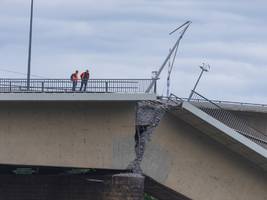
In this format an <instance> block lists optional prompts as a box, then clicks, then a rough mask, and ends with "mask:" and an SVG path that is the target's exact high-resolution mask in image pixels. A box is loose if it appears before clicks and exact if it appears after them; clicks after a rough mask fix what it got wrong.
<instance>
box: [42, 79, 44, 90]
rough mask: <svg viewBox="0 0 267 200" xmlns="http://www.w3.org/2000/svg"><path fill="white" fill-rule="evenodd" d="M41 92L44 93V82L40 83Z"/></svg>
mask: <svg viewBox="0 0 267 200" xmlns="http://www.w3.org/2000/svg"><path fill="white" fill-rule="evenodd" d="M42 92H44V82H43V81H42Z"/></svg>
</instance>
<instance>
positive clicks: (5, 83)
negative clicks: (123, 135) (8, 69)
mask: <svg viewBox="0 0 267 200" xmlns="http://www.w3.org/2000/svg"><path fill="white" fill-rule="evenodd" d="M151 82H152V79H135V78H134V79H122V78H120V79H114V78H113V79H89V80H88V81H87V82H86V84H87V85H86V86H87V87H86V90H84V88H83V90H82V91H83V92H87V93H146V88H147V87H148V85H150V84H151ZM77 84H78V85H76V86H75V87H74V86H73V82H72V81H71V80H70V79H60V78H57V79H31V80H30V83H29V87H28V85H27V79H18V78H12V79H3V78H0V93H25V92H30V93H34V92H37V93H39V92H53V93H57V92H60V93H61V92H76V91H79V90H80V86H81V84H82V81H81V80H78V81H77ZM73 88H74V89H73ZM150 93H156V84H155V90H154V91H151V92H150Z"/></svg>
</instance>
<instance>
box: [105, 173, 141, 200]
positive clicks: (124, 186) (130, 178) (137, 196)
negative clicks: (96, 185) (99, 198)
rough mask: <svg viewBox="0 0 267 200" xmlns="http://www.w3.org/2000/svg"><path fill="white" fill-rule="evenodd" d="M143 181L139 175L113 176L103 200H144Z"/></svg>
mask: <svg viewBox="0 0 267 200" xmlns="http://www.w3.org/2000/svg"><path fill="white" fill-rule="evenodd" d="M144 180H145V178H144V177H143V176H142V175H139V174H130V173H129V174H118V175H113V176H112V180H111V183H110V185H109V189H108V191H106V192H104V194H103V200H144Z"/></svg>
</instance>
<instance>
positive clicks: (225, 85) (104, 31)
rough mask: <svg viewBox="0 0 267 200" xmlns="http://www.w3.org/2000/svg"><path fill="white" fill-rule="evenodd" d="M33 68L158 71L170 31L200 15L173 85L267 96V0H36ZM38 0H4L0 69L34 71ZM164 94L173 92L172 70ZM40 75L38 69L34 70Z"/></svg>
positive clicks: (47, 73)
mask: <svg viewBox="0 0 267 200" xmlns="http://www.w3.org/2000/svg"><path fill="white" fill-rule="evenodd" d="M34 2H35V6H34V27H33V31H34V33H33V52H32V56H33V57H32V74H33V75H39V76H43V77H48V78H69V76H70V74H71V73H72V71H73V70H75V69H78V70H80V71H81V70H84V69H89V70H90V72H91V75H92V78H150V77H151V71H153V70H156V69H158V67H159V66H160V65H161V64H162V62H163V60H164V58H165V57H166V56H167V54H168V49H169V48H170V47H171V46H172V45H173V43H174V42H175V40H176V38H177V34H176V35H172V36H169V35H168V33H169V32H170V31H172V30H173V29H174V28H176V27H177V26H179V25H181V24H182V23H184V22H185V21H187V20H191V21H192V22H193V23H192V25H191V26H190V28H189V29H188V32H187V33H186V35H185V36H184V38H183V40H182V42H181V45H180V47H179V53H178V56H177V61H176V63H175V66H174V71H173V73H172V77H171V79H172V83H171V84H172V85H171V90H172V92H173V93H175V94H176V95H177V96H181V97H187V96H188V95H189V92H190V90H191V89H192V88H193V85H194V82H195V81H196V79H197V76H198V74H199V72H200V70H199V68H198V66H199V65H200V64H201V63H203V62H206V63H209V64H210V65H211V70H210V72H209V73H207V74H205V75H204V76H203V79H202V80H201V82H200V84H199V87H198V89H197V91H199V92H200V93H202V94H203V95H204V96H207V97H208V98H210V99H219V100H230V101H242V102H254V103H267V89H266V83H267V78H266V75H267V67H266V64H267V26H266V25H267V14H266V9H267V1H266V0H254V1H251V0H234V1H233V0H223V1H214V0H184V1H183V0H134V1H129V0H98V1H96V0H94V1H93V0H75V1H74V0H73V1H72V0H53V1H52V0H51V1H48V0H34ZM29 9H30V0H0V30H1V31H0V74H1V76H0V77H4V78H6V77H26V75H23V74H21V75H20V74H15V73H10V72H7V71H6V70H9V71H15V72H20V73H24V74H25V73H26V71H27V48H28V29H29V14H30V13H29V12H30V10H29ZM166 72H167V71H166V70H165V71H164V72H163V73H162V75H161V77H160V78H161V81H160V86H161V87H160V89H159V91H158V92H159V94H160V95H161V94H166V86H165V85H166V74H167V73H166ZM33 77H34V76H33Z"/></svg>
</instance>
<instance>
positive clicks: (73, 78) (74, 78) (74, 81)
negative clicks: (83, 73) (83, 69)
mask: <svg viewBox="0 0 267 200" xmlns="http://www.w3.org/2000/svg"><path fill="white" fill-rule="evenodd" d="M78 73H79V71H78V70H76V71H75V73H73V74H72V75H71V76H70V79H71V81H72V91H75V89H76V86H77V83H78V79H79V77H78Z"/></svg>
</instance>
